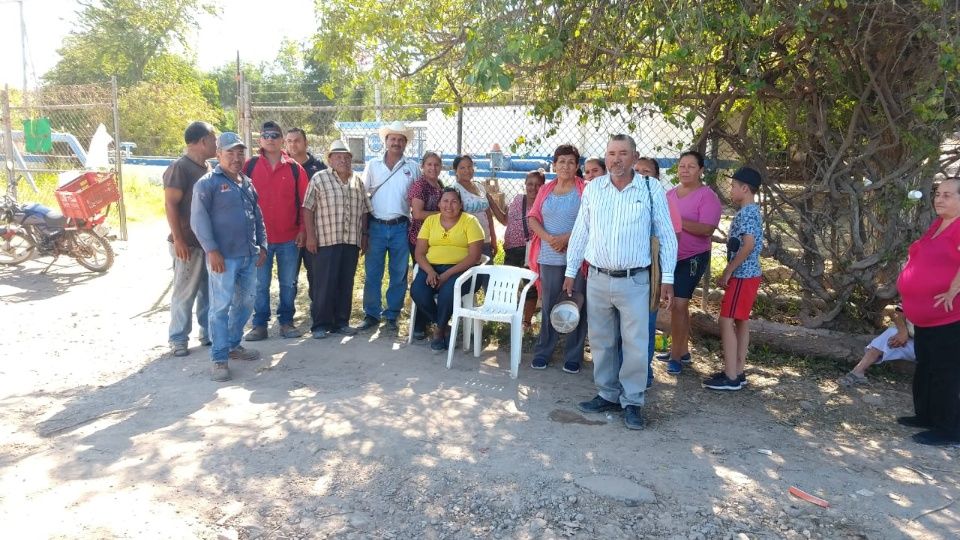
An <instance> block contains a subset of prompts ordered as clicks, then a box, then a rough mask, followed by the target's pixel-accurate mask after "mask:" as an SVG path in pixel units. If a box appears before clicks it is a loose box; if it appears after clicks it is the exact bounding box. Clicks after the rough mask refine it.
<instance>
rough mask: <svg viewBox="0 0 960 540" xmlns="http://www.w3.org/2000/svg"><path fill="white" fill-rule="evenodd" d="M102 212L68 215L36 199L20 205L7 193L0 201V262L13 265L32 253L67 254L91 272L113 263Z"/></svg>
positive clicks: (55, 257) (102, 269) (38, 254)
mask: <svg viewBox="0 0 960 540" xmlns="http://www.w3.org/2000/svg"><path fill="white" fill-rule="evenodd" d="M106 219H107V216H106V214H103V215H98V216H95V217H93V218H90V219H76V218H69V217H66V216H64V215H63V214H61V213H60V212H57V211H55V210H53V209H51V208H48V207H46V206H43V205H41V204H38V203H27V204H24V205H20V204H19V203H17V201H16V200H15V199H13V198H12V197H10V196H9V195H4V198H3V203H2V204H0V223H2V225H0V264H2V265H7V266H11V265H17V264H21V263H23V262H25V261H28V260H30V259H32V258H33V257H36V256H53V261H51V262H50V264H49V265H47V268H45V269H44V270H43V271H44V272H46V271H47V270H49V269H50V267H51V266H53V263H55V262H56V261H57V259H58V258H59V257H60V255H69V256H70V257H73V258H74V259H76V260H77V262H78V263H80V265H81V266H83V267H84V268H86V269H88V270H92V271H94V272H106V271H107V270H108V269H109V268H110V267H111V266H112V265H113V258H114V254H113V248H112V247H111V246H110V242H109V240H108V239H107V238H108V236H109V230H108V229H107V227H106V226H105V225H104V224H103V222H104V221H105V220H106Z"/></svg>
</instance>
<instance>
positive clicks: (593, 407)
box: [577, 396, 621, 413]
mask: <svg viewBox="0 0 960 540" xmlns="http://www.w3.org/2000/svg"><path fill="white" fill-rule="evenodd" d="M577 409H578V410H579V411H580V412H587V413H602V412H608V411H620V409H621V407H620V404H619V403H614V402H612V401H607V400H605V399H603V398H602V397H600V396H596V397H594V398H593V399H591V400H590V401H581V402H580V403H577Z"/></svg>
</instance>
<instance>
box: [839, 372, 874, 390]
mask: <svg viewBox="0 0 960 540" xmlns="http://www.w3.org/2000/svg"><path fill="white" fill-rule="evenodd" d="M837 382H838V383H839V384H840V386H845V387H847V388H851V387H853V386H857V385H861V384H869V383H870V381H869V380H868V379H867V376H866V375H857V374H856V373H854V372H852V371H851V372H850V373H847V374H846V375H844V376H843V377H840V378H839V379H838V380H837Z"/></svg>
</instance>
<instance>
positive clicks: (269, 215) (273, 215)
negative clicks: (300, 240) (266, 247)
mask: <svg viewBox="0 0 960 540" xmlns="http://www.w3.org/2000/svg"><path fill="white" fill-rule="evenodd" d="M291 165H292V167H291ZM293 168H296V169H297V170H298V172H299V175H300V178H299V180H298V181H297V185H296V193H295V192H294V177H293ZM243 170H244V172H246V171H247V170H249V161H248V162H247V163H245V164H244V165H243ZM250 176H251V178H250V179H251V180H252V181H253V187H254V188H255V189H256V190H257V196H259V197H260V211H261V212H262V213H263V222H264V225H266V228H267V242H269V243H271V244H282V243H284V242H291V241H293V240H294V239H296V237H297V233H299V232H300V231H302V230H304V227H303V219H302V218H301V219H300V224H299V225H297V215H298V214H300V211H301V206H302V205H303V197H304V195H305V194H306V192H307V183H308V182H309V181H310V179H309V178H307V171H305V170H304V169H303V167H302V166H301V165H300V164H299V163H297V162H296V160H294V159H293V158H291V157H290V156H288V155H287V154H286V152H281V153H280V161H279V162H278V163H277V165H276V167H271V166H270V160H268V159H267V158H266V156H264V155H263V151H261V152H260V156H259V157H258V158H257V162H256V164H255V165H254V167H253V170H252V171H251V174H250ZM298 193H299V201H300V204H297V194H298Z"/></svg>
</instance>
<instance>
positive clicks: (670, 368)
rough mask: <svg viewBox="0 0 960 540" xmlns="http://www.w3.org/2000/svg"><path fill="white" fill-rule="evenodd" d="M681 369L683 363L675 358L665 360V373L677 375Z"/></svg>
mask: <svg viewBox="0 0 960 540" xmlns="http://www.w3.org/2000/svg"><path fill="white" fill-rule="evenodd" d="M682 371H683V364H681V363H680V362H677V361H676V360H670V361H669V362H667V373H669V374H671V375H679V374H680V372H682Z"/></svg>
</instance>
